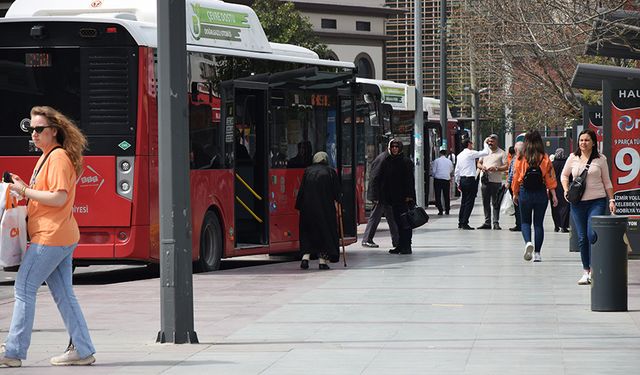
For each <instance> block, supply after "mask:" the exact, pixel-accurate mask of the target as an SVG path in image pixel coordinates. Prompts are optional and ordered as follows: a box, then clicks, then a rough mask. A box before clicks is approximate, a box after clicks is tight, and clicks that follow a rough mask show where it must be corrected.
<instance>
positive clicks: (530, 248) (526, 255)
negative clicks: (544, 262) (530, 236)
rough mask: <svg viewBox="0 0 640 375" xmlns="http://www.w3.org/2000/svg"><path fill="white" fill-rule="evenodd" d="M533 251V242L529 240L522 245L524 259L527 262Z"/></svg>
mask: <svg viewBox="0 0 640 375" xmlns="http://www.w3.org/2000/svg"><path fill="white" fill-rule="evenodd" d="M532 253H533V244H532V243H531V242H527V244H526V245H524V260H526V261H527V262H528V261H530V260H531V254H532Z"/></svg>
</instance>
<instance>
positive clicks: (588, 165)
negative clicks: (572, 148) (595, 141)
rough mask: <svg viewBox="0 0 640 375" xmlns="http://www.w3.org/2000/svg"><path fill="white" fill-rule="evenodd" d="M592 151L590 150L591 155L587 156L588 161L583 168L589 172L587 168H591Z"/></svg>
mask: <svg viewBox="0 0 640 375" xmlns="http://www.w3.org/2000/svg"><path fill="white" fill-rule="evenodd" d="M593 154H594V152H593V150H591V155H590V156H589V160H587V165H586V166H585V167H584V170H585V171H588V170H589V167H590V166H591V162H592V161H593Z"/></svg>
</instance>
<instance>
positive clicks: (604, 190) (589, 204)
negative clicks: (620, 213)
mask: <svg viewBox="0 0 640 375" xmlns="http://www.w3.org/2000/svg"><path fill="white" fill-rule="evenodd" d="M592 154H593V159H592V160H591V164H590V166H589V171H588V172H587V180H586V187H585V190H584V194H583V195H582V199H581V200H580V202H578V203H576V204H571V218H572V219H573V223H574V224H575V228H574V229H575V231H576V233H577V236H578V247H579V248H580V257H581V258H582V268H583V270H584V272H583V275H582V277H581V278H580V280H579V281H578V284H580V285H587V284H590V283H591V244H592V243H594V242H595V240H596V234H595V232H594V231H593V229H592V227H591V217H593V216H596V215H604V213H605V210H606V208H607V203H608V205H609V211H611V213H612V214H613V213H615V211H616V202H615V199H614V198H613V185H612V184H611V179H610V178H609V166H608V165H607V158H606V157H605V156H604V155H602V154H600V153H598V141H597V139H596V133H595V132H594V131H593V130H591V129H585V130H583V131H582V132H580V136H579V137H578V150H576V152H574V153H573V154H571V155H570V156H569V158H568V159H567V162H566V164H565V165H564V168H563V169H562V176H561V179H560V181H561V182H562V188H563V189H564V197H565V199H566V198H567V192H568V191H569V175H572V176H573V178H576V177H578V176H579V175H580V174H581V173H582V171H583V170H584V169H585V167H586V165H587V162H588V161H589V158H590V157H591V155H592ZM607 200H608V202H607Z"/></svg>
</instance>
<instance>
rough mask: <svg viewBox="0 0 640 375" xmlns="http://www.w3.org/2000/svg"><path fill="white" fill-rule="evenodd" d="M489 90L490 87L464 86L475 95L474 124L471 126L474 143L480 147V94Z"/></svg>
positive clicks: (472, 112) (472, 113)
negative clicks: (477, 88)
mask: <svg viewBox="0 0 640 375" xmlns="http://www.w3.org/2000/svg"><path fill="white" fill-rule="evenodd" d="M488 90H489V88H488V87H483V88H481V89H480V90H476V89H474V88H473V87H471V86H464V91H467V92H470V93H471V94H472V95H473V105H472V106H471V117H473V126H472V127H471V134H472V137H473V144H474V145H475V146H476V148H478V149H479V147H480V94H482V93H483V92H485V91H488Z"/></svg>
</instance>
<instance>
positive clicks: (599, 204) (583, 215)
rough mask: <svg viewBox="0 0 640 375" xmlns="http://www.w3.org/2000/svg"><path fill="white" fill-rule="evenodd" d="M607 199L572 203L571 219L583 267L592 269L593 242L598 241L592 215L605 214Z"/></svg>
mask: <svg viewBox="0 0 640 375" xmlns="http://www.w3.org/2000/svg"><path fill="white" fill-rule="evenodd" d="M606 208H607V199H606V198H598V199H591V200H588V201H580V202H578V203H576V204H571V219H573V223H574V224H575V227H574V229H575V230H576V234H577V237H578V248H579V249H580V258H581V259H582V268H583V269H585V270H589V269H591V244H592V243H594V242H596V234H595V232H594V231H593V229H592V227H591V217H592V216H596V215H604V213H605V209H606Z"/></svg>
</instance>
